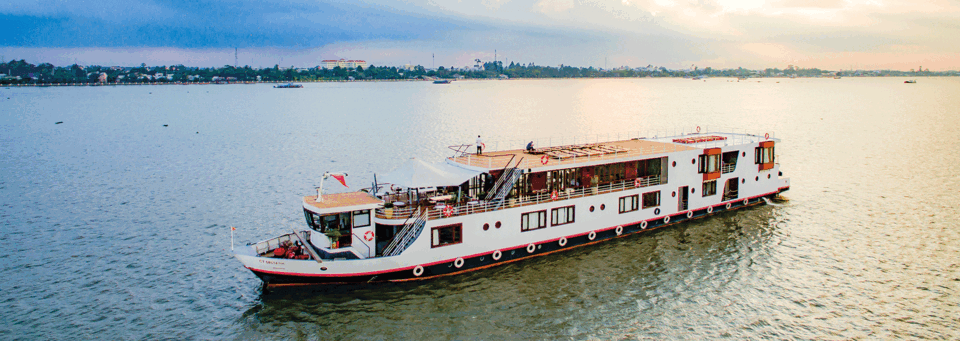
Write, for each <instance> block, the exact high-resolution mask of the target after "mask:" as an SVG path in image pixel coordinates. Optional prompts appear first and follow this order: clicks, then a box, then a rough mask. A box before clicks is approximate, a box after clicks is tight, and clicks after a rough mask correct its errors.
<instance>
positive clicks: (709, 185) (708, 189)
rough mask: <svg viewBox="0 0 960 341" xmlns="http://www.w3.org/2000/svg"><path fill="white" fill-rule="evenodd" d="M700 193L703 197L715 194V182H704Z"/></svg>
mask: <svg viewBox="0 0 960 341" xmlns="http://www.w3.org/2000/svg"><path fill="white" fill-rule="evenodd" d="M700 192H701V193H703V196H705V197H709V196H711V195H714V194H717V180H710V181H704V182H703V190H702V191H700Z"/></svg>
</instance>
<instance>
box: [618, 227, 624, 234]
mask: <svg viewBox="0 0 960 341" xmlns="http://www.w3.org/2000/svg"><path fill="white" fill-rule="evenodd" d="M621 234H623V226H617V235H618V236H619V235H621Z"/></svg>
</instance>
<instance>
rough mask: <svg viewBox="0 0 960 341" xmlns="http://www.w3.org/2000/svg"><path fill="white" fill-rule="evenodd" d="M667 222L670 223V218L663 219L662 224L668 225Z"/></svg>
mask: <svg viewBox="0 0 960 341" xmlns="http://www.w3.org/2000/svg"><path fill="white" fill-rule="evenodd" d="M669 222H670V216H666V217H663V223H664V224H666V223H669Z"/></svg>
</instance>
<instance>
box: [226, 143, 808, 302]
mask: <svg viewBox="0 0 960 341" xmlns="http://www.w3.org/2000/svg"><path fill="white" fill-rule="evenodd" d="M637 135H639V134H637ZM665 135H666V134H665ZM670 135H671V136H653V137H643V136H618V137H616V138H609V139H605V140H604V141H602V142H601V141H600V139H599V138H597V139H594V140H593V141H573V142H569V141H568V142H564V143H554V144H555V145H548V146H544V147H540V148H527V149H515V150H491V151H483V152H482V153H481V154H476V153H475V151H476V149H475V148H474V146H473V145H459V146H451V147H449V148H450V150H451V156H450V157H447V158H444V159H441V160H438V161H436V162H427V161H423V160H420V159H415V158H414V159H410V160H408V161H407V162H405V163H403V164H402V165H399V167H398V168H396V169H395V170H393V171H391V172H389V173H386V174H382V175H375V176H374V181H373V183H372V184H371V186H370V187H369V188H365V189H363V190H361V191H357V192H348V193H332V194H324V193H323V191H322V189H323V182H321V185H320V187H319V188H317V193H316V195H309V196H305V197H303V214H304V218H305V220H306V225H305V228H304V229H303V230H301V231H291V232H290V233H288V234H284V235H281V236H277V237H273V238H270V239H267V240H263V241H260V242H256V243H250V244H247V245H245V246H241V247H238V248H236V249H235V250H234V255H235V257H236V258H237V259H238V260H239V261H240V262H241V263H242V264H243V266H244V267H246V268H247V269H249V270H250V271H252V272H253V273H254V274H255V275H256V276H257V277H259V278H260V279H261V280H262V281H263V284H264V286H265V287H275V286H290V285H311V284H337V283H369V282H391V281H393V282H396V281H409V280H423V279H428V278H436V277H438V276H450V275H456V274H460V273H464V272H467V271H473V270H478V269H484V268H488V267H492V266H497V265H501V264H506V263H509V262H515V261H520V260H523V259H527V258H531V257H537V256H541V255H546V254H550V253H556V252H560V251H564V250H567V249H571V248H575V247H578V246H584V245H590V244H596V243H601V242H604V241H608V240H611V239H614V238H620V237H624V236H627V235H630V234H636V233H642V232H645V231H651V230H654V229H658V228H663V227H666V226H669V225H673V224H678V223H683V222H686V221H689V220H692V219H699V218H705V217H709V216H710V215H713V214H718V213H721V212H725V211H731V210H737V209H741V208H745V207H749V206H754V205H763V204H765V203H767V202H768V199H771V198H774V197H776V196H778V195H779V194H780V193H782V192H784V191H786V190H789V189H790V180H789V178H784V177H783V176H782V172H781V171H780V165H779V163H778V162H777V158H776V153H775V146H776V145H777V144H778V143H780V141H779V140H778V139H777V138H775V137H772V136H771V135H770V134H769V133H746V132H729V131H728V132H723V131H719V132H707V131H703V132H701V129H700V127H696V128H695V129H690V131H689V132H680V133H674V134H670ZM491 149H495V148H491ZM345 177H346V174H345V173H329V172H328V173H324V175H323V178H324V179H326V180H327V181H328V183H329V181H330V179H331V178H333V179H336V180H338V181H340V182H341V183H344V181H345V179H346V178H345ZM378 178H379V180H378Z"/></svg>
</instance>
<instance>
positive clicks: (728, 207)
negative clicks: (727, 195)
mask: <svg viewBox="0 0 960 341" xmlns="http://www.w3.org/2000/svg"><path fill="white" fill-rule="evenodd" d="M730 206H731V205H730V203H729V202H728V203H727V206H726V207H725V208H724V209H727V210H729V209H730Z"/></svg>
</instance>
